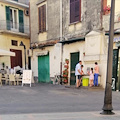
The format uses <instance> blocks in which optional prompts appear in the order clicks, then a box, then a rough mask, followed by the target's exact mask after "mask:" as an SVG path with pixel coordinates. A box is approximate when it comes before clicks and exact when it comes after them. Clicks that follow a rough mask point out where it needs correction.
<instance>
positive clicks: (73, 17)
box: [70, 0, 75, 23]
mask: <svg viewBox="0 0 120 120" xmlns="http://www.w3.org/2000/svg"><path fill="white" fill-rule="evenodd" d="M74 21H75V3H74V1H73V0H71V3H70V23H73V22H74Z"/></svg>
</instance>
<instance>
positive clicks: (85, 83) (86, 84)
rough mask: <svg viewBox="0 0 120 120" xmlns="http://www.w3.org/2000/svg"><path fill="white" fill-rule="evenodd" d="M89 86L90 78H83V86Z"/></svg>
mask: <svg viewBox="0 0 120 120" xmlns="http://www.w3.org/2000/svg"><path fill="white" fill-rule="evenodd" d="M88 85H89V78H82V86H88Z"/></svg>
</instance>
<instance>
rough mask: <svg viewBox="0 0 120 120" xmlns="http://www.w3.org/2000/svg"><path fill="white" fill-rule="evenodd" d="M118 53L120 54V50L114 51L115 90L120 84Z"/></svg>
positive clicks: (113, 74) (113, 72)
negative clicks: (119, 79) (119, 81)
mask: <svg viewBox="0 0 120 120" xmlns="http://www.w3.org/2000/svg"><path fill="white" fill-rule="evenodd" d="M118 53H119V49H114V50H113V68H112V78H113V79H115V85H114V86H115V89H114V90H116V89H117V88H116V87H117V86H118V85H117V84H118V76H119V75H118V68H119V67H118Z"/></svg>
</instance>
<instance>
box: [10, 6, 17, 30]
mask: <svg viewBox="0 0 120 120" xmlns="http://www.w3.org/2000/svg"><path fill="white" fill-rule="evenodd" d="M17 16H18V11H17V10H16V9H13V8H10V26H11V28H13V29H18V27H17V23H18V22H17V21H18V17H17Z"/></svg>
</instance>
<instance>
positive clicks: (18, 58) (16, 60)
mask: <svg viewBox="0 0 120 120" xmlns="http://www.w3.org/2000/svg"><path fill="white" fill-rule="evenodd" d="M10 51H11V52H15V56H11V58H10V59H11V68H14V67H16V66H20V67H21V68H22V51H21V50H14V49H10Z"/></svg>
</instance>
